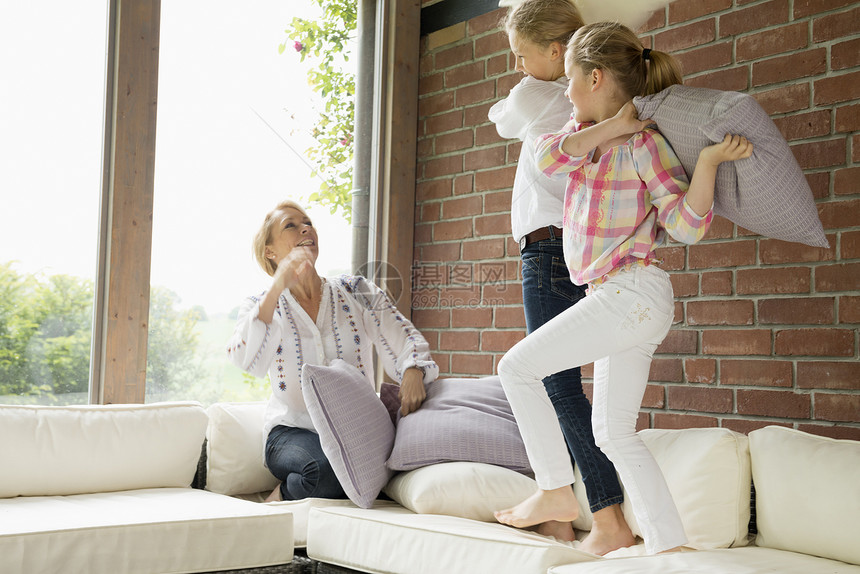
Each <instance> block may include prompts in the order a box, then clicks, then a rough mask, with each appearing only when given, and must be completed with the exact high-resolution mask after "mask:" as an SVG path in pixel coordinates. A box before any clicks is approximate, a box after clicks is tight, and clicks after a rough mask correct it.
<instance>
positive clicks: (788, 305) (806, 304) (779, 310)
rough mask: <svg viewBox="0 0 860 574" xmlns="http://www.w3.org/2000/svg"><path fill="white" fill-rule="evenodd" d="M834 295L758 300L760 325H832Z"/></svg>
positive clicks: (834, 316)
mask: <svg viewBox="0 0 860 574" xmlns="http://www.w3.org/2000/svg"><path fill="white" fill-rule="evenodd" d="M835 304H836V299H835V298H834V297H814V298H813V297H811V298H804V299H764V300H761V301H759V302H758V322H759V324H760V325H832V324H833V322H834V320H835V318H836V313H835Z"/></svg>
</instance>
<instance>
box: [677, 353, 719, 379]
mask: <svg viewBox="0 0 860 574" xmlns="http://www.w3.org/2000/svg"><path fill="white" fill-rule="evenodd" d="M684 375H685V377H686V380H687V382H689V383H698V384H705V385H712V384H714V383H715V382H716V381H717V361H716V360H715V359H692V358H690V359H684Z"/></svg>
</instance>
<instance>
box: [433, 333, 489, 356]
mask: <svg viewBox="0 0 860 574" xmlns="http://www.w3.org/2000/svg"><path fill="white" fill-rule="evenodd" d="M479 335H480V334H479V333H478V331H442V332H441V333H440V337H439V349H441V350H443V351H477V350H478V346H479V340H480V336H479Z"/></svg>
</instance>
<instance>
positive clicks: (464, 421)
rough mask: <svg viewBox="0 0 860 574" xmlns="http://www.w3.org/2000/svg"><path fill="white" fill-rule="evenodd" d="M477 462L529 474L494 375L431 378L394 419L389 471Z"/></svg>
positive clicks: (514, 423)
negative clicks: (416, 403)
mask: <svg viewBox="0 0 860 574" xmlns="http://www.w3.org/2000/svg"><path fill="white" fill-rule="evenodd" d="M453 461H465V462H482V463H486V464H495V465H497V466H503V467H505V468H509V469H511V470H515V471H517V472H521V473H523V474H529V473H531V467H530V465H529V459H528V456H527V455H526V449H525V447H524V446H523V440H522V437H521V436H520V431H519V428H518V427H517V423H516V420H515V419H514V415H513V413H512V412H511V407H510V404H508V399H507V397H506V396H505V392H504V390H502V384H501V381H500V380H499V377H497V376H494V377H483V378H479V379H437V380H436V381H434V382H432V383H429V384H428V385H427V398H426V399H425V400H424V403H422V405H421V408H420V409H418V410H417V411H415V412H414V413H411V414H409V415H407V416H405V417H400V418H399V419H398V421H397V436H396V437H395V439H394V449H393V450H392V451H391V457H390V458H389V459H388V463H387V464H388V467H389V468H391V469H392V470H412V469H415V468H420V467H422V466H427V465H430V464H436V463H439V462H453Z"/></svg>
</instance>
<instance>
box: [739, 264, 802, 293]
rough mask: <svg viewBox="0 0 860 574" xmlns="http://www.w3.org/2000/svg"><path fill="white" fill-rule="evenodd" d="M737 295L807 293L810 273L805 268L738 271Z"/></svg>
mask: <svg viewBox="0 0 860 574" xmlns="http://www.w3.org/2000/svg"><path fill="white" fill-rule="evenodd" d="M736 286H737V293H738V294H739V295H754V294H787V293H809V289H810V286H811V272H810V270H809V268H806V267H786V268H779V269H739V270H738V271H737V279H736Z"/></svg>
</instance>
